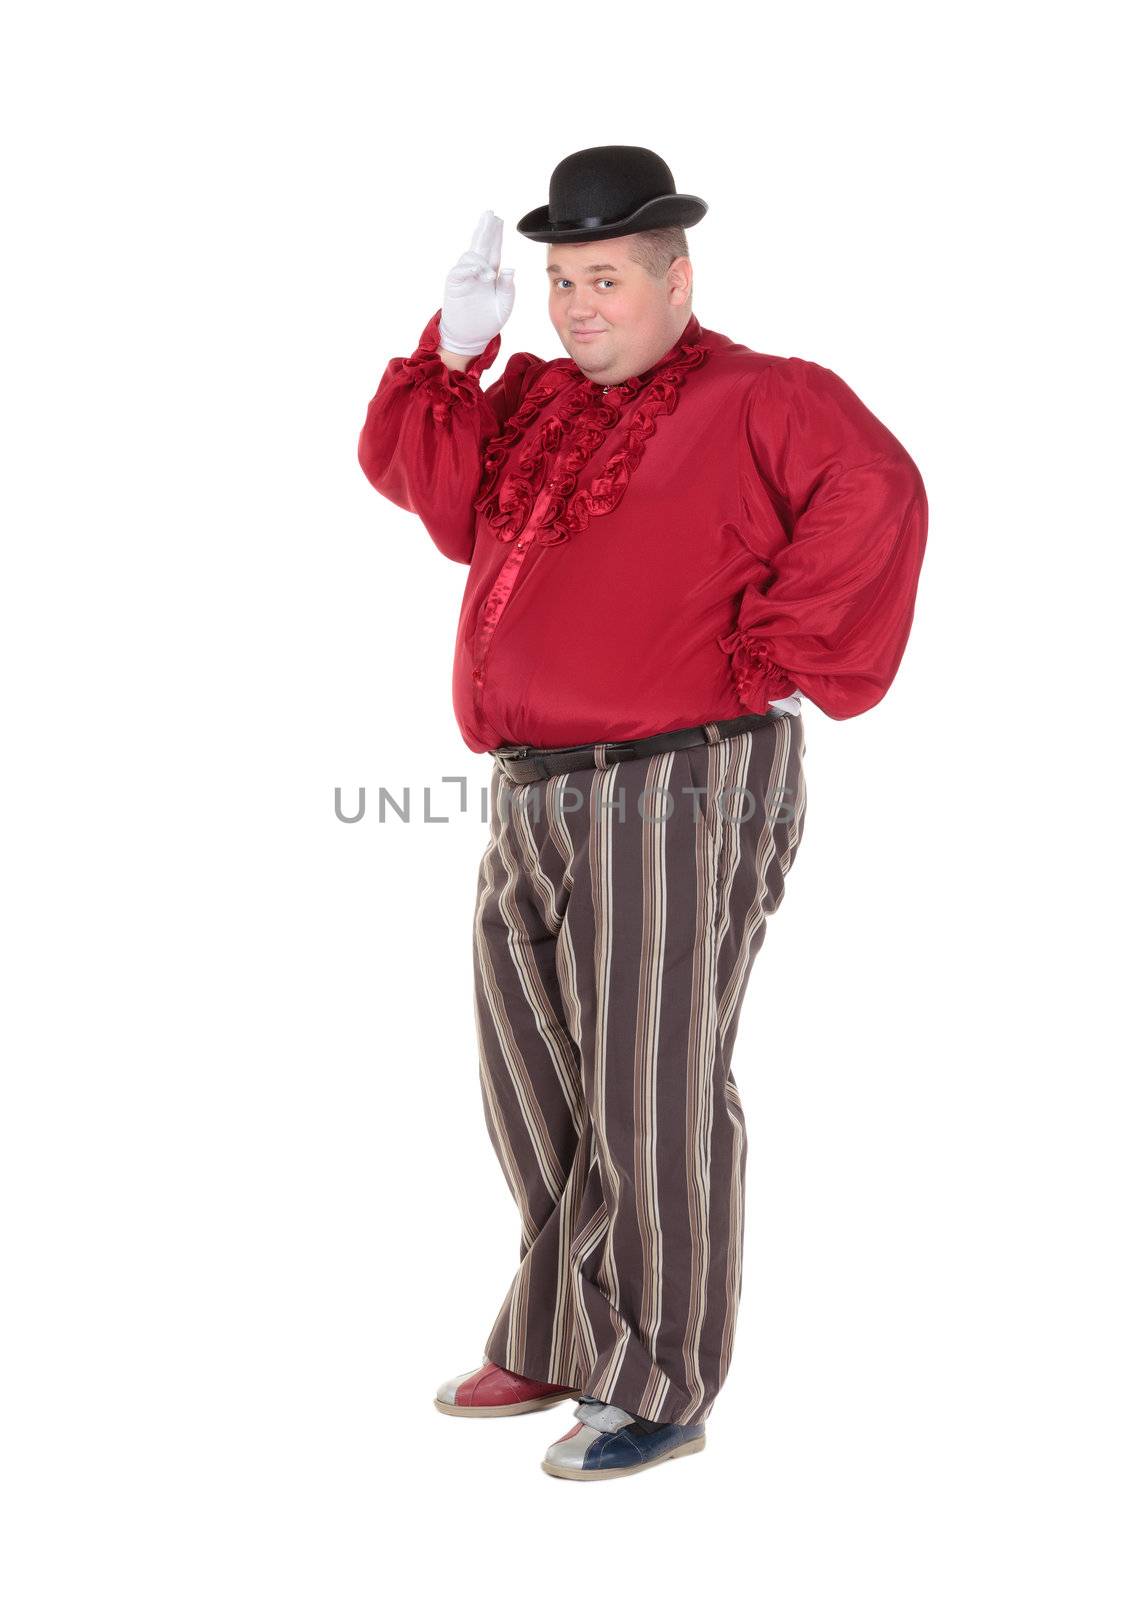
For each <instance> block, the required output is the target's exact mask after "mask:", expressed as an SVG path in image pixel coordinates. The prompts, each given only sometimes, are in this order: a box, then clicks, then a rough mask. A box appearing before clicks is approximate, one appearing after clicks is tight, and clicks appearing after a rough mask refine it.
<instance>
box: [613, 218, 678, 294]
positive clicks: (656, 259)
mask: <svg viewBox="0 0 1122 1600" xmlns="http://www.w3.org/2000/svg"><path fill="white" fill-rule="evenodd" d="M628 249H629V251H630V253H631V259H632V261H635V262H638V264H639V266H641V267H642V268H643V270H644V272H648V273H650V275H651V277H652V278H665V276H666V274H667V273H668V272H669V270H670V263H671V262H672V261H674V260H676V259H677V258H678V256H685V257H686V258H687V259H688V258H689V253H690V247H689V241H688V240H687V238H686V230H685V228H682V227H678V226H677V225H674V226H672V227H669V228H647V229H645V230H644V231H643V232H642V233H636V234H633V235H632V237H631V238H630V239H629V240H628ZM689 298H690V300H692V299H693V285H692V284H691V285H690V293H689Z"/></svg>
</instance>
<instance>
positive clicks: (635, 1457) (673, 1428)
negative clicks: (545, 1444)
mask: <svg viewBox="0 0 1122 1600" xmlns="http://www.w3.org/2000/svg"><path fill="white" fill-rule="evenodd" d="M574 1414H575V1416H576V1419H577V1420H576V1422H575V1423H574V1424H573V1426H572V1427H571V1428H570V1429H569V1431H568V1433H563V1434H562V1435H561V1437H560V1439H555V1440H554V1442H553V1443H552V1444H551V1445H550V1447H549V1449H548V1450H547V1451H546V1453H545V1457H544V1459H543V1461H542V1470H543V1471H545V1472H548V1473H549V1474H550V1476H551V1477H554V1478H573V1479H575V1480H576V1481H577V1482H581V1483H584V1482H588V1481H589V1480H591V1479H594V1478H595V1479H600V1478H626V1477H630V1475H631V1474H632V1473H633V1472H642V1471H644V1470H645V1469H646V1468H647V1467H656V1466H658V1464H659V1462H660V1461H670V1460H672V1459H673V1458H674V1457H675V1456H690V1455H693V1454H694V1453H695V1451H698V1450H704V1449H705V1424H704V1422H662V1423H659V1422H645V1421H640V1420H637V1419H636V1418H635V1417H633V1416H632V1415H631V1414H630V1412H627V1411H624V1410H622V1409H621V1407H619V1406H610V1405H605V1404H603V1403H602V1402H601V1401H599V1400H592V1399H587V1400H585V1399H582V1401H581V1404H580V1405H578V1407H577V1409H576V1412H575V1413H574Z"/></svg>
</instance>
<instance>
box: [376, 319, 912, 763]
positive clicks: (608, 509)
mask: <svg viewBox="0 0 1122 1600" xmlns="http://www.w3.org/2000/svg"><path fill="white" fill-rule="evenodd" d="M439 323H440V311H439V309H438V310H437V311H436V312H434V314H433V315H432V317H431V318H430V319H429V321H428V323H427V324H426V326H425V328H424V331H423V333H422V335H421V338H420V342H419V344H418V347H417V349H416V350H415V351H414V352H413V354H412V355H411V356H407V357H400V356H395V357H394V358H393V359H392V360H391V361H390V363H389V365H388V366H387V368H386V370H385V373H384V374H383V377H382V380H381V383H380V384H379V386H378V391H377V393H376V394H375V396H374V398H373V399H372V400H371V402H370V405H369V407H368V409H367V413H366V421H365V424H364V426H363V429H362V433H361V436H360V438H359V445H358V458H359V462H360V464H361V466H362V469H363V471H364V472H365V474H366V476H367V477H368V478H369V480H370V482H371V483H372V484H373V485H374V487H375V488H376V489H377V490H378V491H379V492H380V493H381V494H383V495H385V496H386V498H387V499H389V500H391V501H393V503H394V504H395V505H398V506H402V507H404V509H405V510H407V511H414V512H416V513H417V515H418V516H419V517H420V518H421V521H422V522H423V523H424V525H425V527H426V528H427V530H428V532H429V534H430V535H431V537H432V539H433V542H434V543H435V544H436V546H437V548H438V549H439V550H441V551H442V552H443V553H444V555H446V556H447V557H449V559H450V560H452V561H462V562H463V563H465V565H467V567H468V575H467V584H466V587H465V590H464V598H463V604H462V607H461V610H460V619H459V627H458V630H457V634H456V645H455V658H454V666H453V681H452V699H453V706H454V709H455V713H456V720H457V722H458V724H459V727H460V732H461V733H462V735H463V738H464V741H465V743H466V744H467V745H468V747H469V749H471V750H474V751H477V752H483V751H487V750H493V749H495V748H496V747H498V746H499V745H523V744H525V745H535V746H547V747H552V746H557V745H571V744H584V743H591V742H595V741H600V740H616V739H633V738H641V737H642V736H644V735H646V734H652V733H658V732H661V731H663V730H664V729H668V728H683V727H693V726H695V725H697V724H700V723H704V722H712V721H716V720H719V719H722V718H725V717H736V716H740V715H742V714H743V713H744V712H745V711H758V712H762V711H766V710H767V709H768V705H769V702H770V701H773V700H777V699H780V698H783V697H784V696H787V695H790V694H791V693H792V692H793V691H794V690H796V689H798V690H800V691H801V692H802V693H803V694H805V695H806V696H807V697H808V698H809V699H810V700H812V701H814V703H815V704H816V705H817V706H819V707H820V708H821V709H822V710H823V711H824V712H825V713H826V715H827V716H830V717H834V718H843V717H853V716H856V715H858V713H860V712H862V711H867V710H869V709H870V707H872V706H875V705H876V703H877V702H878V700H880V699H881V698H882V696H883V695H884V693H885V691H886V690H887V689H888V687H889V685H890V683H891V682H892V679H893V677H894V676H895V674H896V670H897V668H898V666H899V664H900V660H901V657H902V655H903V652H904V646H905V644H906V642H907V638H908V633H909V631H910V628H911V622H912V614H913V609H914V605H915V596H916V588H917V583H918V579H919V572H920V566H921V563H922V560H923V553H924V547H925V544H926V537H927V500H926V496H925V493H924V488H923V482H922V480H921V478H920V475H919V472H918V470H917V468H916V466H915V463H914V462H913V461H912V459H911V457H910V456H909V455H908V454H907V452H906V451H905V450H904V448H903V446H902V445H901V444H900V443H899V441H898V440H897V439H895V438H894V437H893V435H892V434H891V433H890V432H889V431H888V429H887V428H886V427H885V426H884V424H883V423H881V422H880V421H878V419H877V418H876V417H875V416H874V415H873V414H872V412H871V411H869V410H868V408H867V407H866V406H865V405H864V404H863V403H862V402H861V401H860V400H859V399H858V398H857V396H856V395H855V394H854V392H853V391H852V389H850V388H849V387H848V386H847V385H846V384H845V383H844V382H843V381H842V380H841V378H839V377H838V376H837V375H836V373H834V372H831V371H830V370H829V369H828V368H826V367H820V366H818V365H817V364H816V363H815V362H813V361H804V360H802V359H800V358H799V357H797V356H772V355H763V354H761V353H760V352H759V351H756V350H751V349H749V348H748V347H747V346H746V345H743V344H737V343H735V342H734V341H733V340H732V339H729V338H727V337H726V336H725V335H724V334H721V333H714V332H712V331H710V330H709V329H706V328H703V327H701V325H700V324H699V322H698V320H697V317H696V316H693V317H691V318H690V321H689V323H688V325H687V327H686V328H685V329H684V330H683V333H682V336H681V338H680V339H679V341H678V342H677V343H676V344H675V345H674V346H673V347H672V348H671V349H670V350H668V351H667V352H666V353H665V354H664V355H663V356H662V357H661V359H660V360H659V361H657V362H656V363H655V364H654V366H652V367H650V368H648V369H647V371H645V372H643V373H639V374H637V375H636V376H634V377H632V378H629V379H628V380H627V381H626V382H625V383H621V384H616V385H613V386H611V387H609V388H608V389H607V390H605V389H604V387H603V386H602V385H600V384H598V383H596V382H595V381H593V380H592V379H588V378H585V377H584V376H583V374H582V373H581V370H580V368H579V367H578V366H577V364H576V362H575V361H573V360H571V359H568V358H560V359H557V360H553V361H543V360H541V359H540V358H539V357H538V356H534V355H530V354H527V353H526V352H524V351H518V352H516V353H515V354H514V355H512V356H511V357H510V359H509V360H508V362H507V365H506V369H505V371H504V372H503V375H502V377H501V378H499V379H498V381H497V382H496V383H493V384H491V385H490V386H489V387H487V388H486V389H484V388H483V387H482V385H481V382H480V375H481V373H482V372H483V371H484V369H485V368H487V367H489V366H490V365H491V363H492V362H493V361H494V360H495V358H496V356H497V355H498V351H499V343H500V339H499V336H498V335H496V336H495V338H494V339H492V340H491V342H490V344H489V345H488V346H487V348H486V350H484V351H482V353H481V354H480V355H478V356H475V357H473V358H472V360H471V361H470V362H469V364H468V367H467V370H466V372H458V371H455V370H453V369H452V368H450V367H447V366H445V364H444V362H443V361H442V360H441V359H440V356H439V354H438V353H437V351H438V347H439V331H438V330H439Z"/></svg>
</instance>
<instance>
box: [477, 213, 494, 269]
mask: <svg viewBox="0 0 1122 1600" xmlns="http://www.w3.org/2000/svg"><path fill="white" fill-rule="evenodd" d="M494 234H495V213H494V212H493V211H484V212H483V214H482V216H481V217H480V219H479V221H478V222H477V223H476V224H475V232H474V233H473V234H472V236H471V246H470V248H471V249H472V250H473V251H474V252H475V254H476V255H479V256H482V257H483V259H484V260H485V261H488V262H489V261H490V260H491V253H492V251H493V249H494ZM499 234H500V237H501V235H502V224H501V223H500V224H499ZM498 264H499V263H498V261H495V263H494V265H495V266H496V267H497V266H498Z"/></svg>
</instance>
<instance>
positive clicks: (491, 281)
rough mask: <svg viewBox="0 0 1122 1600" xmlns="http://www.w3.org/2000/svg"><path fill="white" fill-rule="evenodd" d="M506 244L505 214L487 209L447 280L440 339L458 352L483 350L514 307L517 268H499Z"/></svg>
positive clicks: (466, 354) (444, 344)
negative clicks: (468, 246)
mask: <svg viewBox="0 0 1122 1600" xmlns="http://www.w3.org/2000/svg"><path fill="white" fill-rule="evenodd" d="M502 244H503V219H502V218H501V217H497V216H496V215H495V213H494V212H493V211H485V212H484V213H483V215H482V216H481V217H480V219H479V221H478V222H477V223H476V225H475V232H474V233H473V234H472V239H471V245H470V248H469V249H467V250H465V251H464V253H463V255H462V256H461V257H460V259H459V260H458V261H457V262H456V264H455V266H454V267H453V268H452V269H451V271H450V272H449V274H448V277H447V278H446V280H445V283H444V305H443V307H442V309H441V314H440V343H441V346H442V347H443V348H444V349H445V350H451V351H452V352H453V353H454V354H455V355H462V356H477V355H479V353H480V351H482V350H485V349H486V348H487V346H488V345H489V344H490V342H491V340H492V339H493V338H494V337H495V335H496V334H497V333H498V332H499V331H500V329H501V328H502V327H503V324H504V323H505V322H506V320H507V318H508V317H509V316H510V313H511V310H512V309H513V306H514V268H513V267H503V268H500V266H499V261H500V259H501V255H502Z"/></svg>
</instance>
